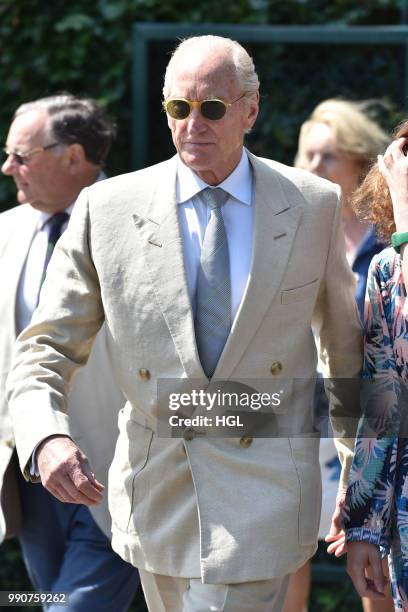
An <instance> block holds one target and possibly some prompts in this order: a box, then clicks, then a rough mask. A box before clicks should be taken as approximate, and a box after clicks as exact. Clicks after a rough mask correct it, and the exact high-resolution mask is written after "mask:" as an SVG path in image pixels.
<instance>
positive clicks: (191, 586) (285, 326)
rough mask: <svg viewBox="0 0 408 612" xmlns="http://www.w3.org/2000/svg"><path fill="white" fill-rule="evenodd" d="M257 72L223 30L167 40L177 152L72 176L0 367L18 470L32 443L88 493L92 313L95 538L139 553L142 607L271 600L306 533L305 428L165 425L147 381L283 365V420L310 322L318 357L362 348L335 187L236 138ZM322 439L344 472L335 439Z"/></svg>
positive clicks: (90, 499)
mask: <svg viewBox="0 0 408 612" xmlns="http://www.w3.org/2000/svg"><path fill="white" fill-rule="evenodd" d="M258 88H259V83H258V77H257V75H256V72H255V69H254V66H253V62H252V59H251V58H250V57H249V55H248V54H247V52H246V51H245V50H244V49H243V48H242V47H241V46H240V45H239V44H238V43H236V42H234V41H231V40H228V39H224V38H221V37H217V36H204V37H197V38H191V39H188V40H187V41H184V42H183V43H181V44H180V46H179V47H178V49H177V50H176V52H175V54H174V55H173V57H172V58H171V60H170V63H169V65H168V68H167V72H166V77H165V84H164V99H165V101H164V104H165V109H166V111H167V117H168V124H169V127H170V130H171V132H172V137H173V141H174V144H175V147H176V149H177V155H176V156H175V157H174V158H173V159H170V160H168V161H165V162H163V163H160V164H158V165H156V166H153V167H150V168H147V169H145V170H141V171H138V172H135V173H131V174H128V175H124V176H119V177H116V178H113V179H110V180H108V181H105V182H104V183H103V184H96V185H94V186H92V187H90V188H88V189H86V190H84V191H83V193H82V194H81V195H80V197H79V199H78V201H77V204H76V206H75V210H74V213H73V215H72V219H71V223H70V226H69V229H68V231H67V232H66V233H65V235H64V236H63V238H62V240H61V241H60V243H59V244H58V246H57V249H56V252H55V254H54V257H53V261H52V262H51V265H50V268H49V274H48V276H47V280H46V282H45V285H44V289H43V294H42V299H41V302H40V306H39V308H38V310H37V312H36V314H35V317H34V319H33V321H32V324H31V326H30V328H28V329H27V330H25V331H24V332H23V333H22V334H21V335H20V337H19V340H18V344H17V350H16V356H15V360H14V370H13V371H12V373H11V375H10V377H9V383H8V384H9V398H10V409H11V414H12V418H13V423H14V427H15V431H16V439H17V447H18V452H19V458H20V464H21V468H22V470H23V471H24V473H25V475H26V477H27V478H29V477H30V475H29V474H30V472H29V470H30V463H31V455H32V452H33V448H34V447H35V446H36V445H38V444H39V443H40V444H39V446H38V451H37V454H36V459H37V462H38V470H39V474H40V476H41V479H42V481H43V483H44V485H45V486H46V487H47V488H48V489H49V490H50V491H52V492H53V493H54V495H56V496H57V497H58V498H59V499H62V500H66V501H72V500H76V501H78V502H80V503H84V504H89V505H93V504H96V503H98V502H99V501H100V499H101V497H102V491H101V486H100V483H99V482H98V481H97V479H95V477H94V475H93V474H92V471H91V469H90V468H89V465H88V461H87V459H86V457H85V455H84V453H83V452H82V450H79V448H78V447H77V445H76V443H75V441H73V440H72V439H71V438H70V437H69V414H67V404H66V395H67V391H68V388H69V385H70V381H71V377H72V376H73V374H74V372H75V371H76V369H77V368H78V367H80V366H82V365H84V364H85V363H86V360H87V358H88V354H89V351H90V349H91V346H92V342H93V338H94V336H95V334H96V333H97V332H98V330H99V328H100V326H101V325H102V324H103V323H105V325H106V328H107V342H108V350H109V352H110V355H111V358H112V367H113V369H114V372H115V375H116V378H117V380H118V381H119V385H120V388H121V389H122V391H123V393H124V395H125V397H126V399H127V403H126V406H125V407H124V409H123V410H122V411H121V413H120V416H119V431H120V433H119V437H118V441H117V445H116V451H115V457H114V460H113V463H112V466H111V469H110V474H109V491H108V494H109V506H110V511H111V514H112V518H113V540H112V543H113V547H114V548H115V550H116V551H117V552H118V553H119V554H120V555H122V556H123V558H124V559H126V560H128V561H130V562H132V563H133V564H134V565H136V566H137V567H139V568H141V578H142V585H143V588H144V591H145V596H146V600H147V603H148V606H149V609H150V610H152V611H153V612H161V611H164V610H168V611H171V612H177V611H183V612H201V611H204V610H216V611H218V610H224V611H226V610H231V611H232V610H233V611H234V612H240V611H241V610H251V612H260V611H268V612H271V611H274V612H275V611H278V610H281V607H282V601H283V597H284V593H285V589H286V584H287V577H288V574H289V573H290V572H292V571H294V570H295V569H296V568H297V567H299V566H300V565H302V564H303V563H304V562H305V560H306V559H307V558H309V557H310V556H311V555H312V554H313V553H314V551H315V548H316V539H317V529H318V524H319V513H320V476H319V468H318V441H317V440H316V439H311V438H310V436H309V437H308V436H306V437H296V438H291V437H282V436H279V437H275V438H266V437H251V436H250V435H242V436H236V437H225V436H224V437H214V436H212V435H210V434H209V433H208V431H207V429H206V427H200V426H197V427H195V426H186V427H185V428H184V429H183V436H182V437H165V436H163V435H160V430H159V429H158V419H159V417H160V414H159V412H160V410H161V409H162V408H163V404H162V403H161V402H159V399H160V397H161V394H162V391H163V389H162V385H161V383H162V382H163V381H164V382H166V383H168V382H169V380H171V383H170V386H171V389H172V392H179V391H181V390H183V389H184V388H185V384H186V383H187V384H189V383H191V384H192V385H196V386H197V389H199V390H201V391H202V390H205V389H207V387H208V385H209V384H210V383H211V384H215V385H216V384H217V381H221V380H222V381H231V380H235V381H237V380H238V381H244V382H247V381H251V386H253V387H255V388H257V385H258V384H259V385H261V386H262V385H263V384H265V382H267V381H268V380H273V381H276V380H282V385H283V386H284V388H285V392H287V396H288V398H289V401H288V402H286V404H285V407H284V408H282V410H283V411H287V414H288V415H290V416H292V415H293V417H294V419H295V421H296V420H299V419H300V420H301V419H302V416H303V414H304V413H305V412H306V411H307V409H308V406H309V405H310V403H311V396H312V393H313V378H314V372H315V370H316V361H317V350H316V344H315V341H314V335H313V333H312V324H314V325H315V333H316V334H317V335H318V337H319V347H320V353H321V356H322V358H323V360H324V362H325V364H326V366H327V370H328V372H329V373H330V375H331V376H333V377H346V378H347V377H355V376H357V375H358V373H359V370H360V367H361V346H360V344H361V342H360V324H359V319H358V314H357V310H356V306H355V302H354V298H353V280H352V275H351V273H350V270H349V268H348V265H347V262H346V259H345V255H344V241H343V238H342V232H341V216H340V207H341V204H340V199H339V190H338V188H337V187H336V186H334V185H332V184H330V183H328V182H327V181H324V180H321V179H318V178H316V177H314V176H312V175H309V174H308V173H306V172H303V171H299V170H295V169H292V168H288V167H285V166H283V165H281V164H278V163H275V162H270V161H268V160H264V159H259V158H256V157H255V156H253V155H251V154H250V153H249V152H248V151H247V150H246V149H245V148H244V147H243V140H244V135H245V133H246V132H248V131H249V130H250V129H251V127H252V126H253V124H254V122H255V120H256V117H257V114H258V100H259V93H258ZM215 186H217V187H218V189H217V190H216V192H212V188H213V187H215ZM208 194H209V195H208ZM215 200H217V202H215ZM226 244H227V246H228V248H227V249H225V245H226ZM204 253H205V256H204ZM215 258H218V259H215ZM215 261H216V262H217V263H216V264H214V262H215ZM208 266H209V267H208ZM209 268H211V270H209ZM220 268H222V270H223V274H224V277H223V278H220V277H219V276H218V274H219V271H220V270H219V269H220ZM226 278H227V279H228V282H226V281H225V279H226ZM202 287H205V288H206V291H204V292H203V291H202ZM225 295H227V296H228V299H227V300H225V299H224V298H225ZM208 296H210V297H211V300H210V301H211V303H210V305H209V307H208V308H207V311H206V305H205V301H206V297H208ZM214 296H216V298H214ZM225 303H227V311H228V312H226V310H225ZM207 306H208V305H207ZM203 313H204V314H203ZM214 313H215V315H214V316H213V314H214ZM218 315H219V316H218ZM217 316H218V318H217ZM205 317H207V318H205ZM228 320H230V324H228V325H227V324H226V322H228ZM203 322H204V327H205V329H204V332H203ZM225 330H226V332H227V333H225ZM220 338H222V339H221V340H220ZM284 379H285V380H284ZM285 381H286V382H285ZM285 385H286V386H285ZM159 396H160V397H159ZM159 403H160V405H161V408H159ZM205 413H206V408H205V407H203V406H198V407H196V408H195V410H194V411H192V412H191V414H192V415H195V416H204V415H205ZM27 423H29V424H30V426H29V427H27V426H26V425H27ZM339 449H340V451H341V456H342V460H343V465H344V470H345V472H344V478H345V477H346V471H347V468H348V465H349V462H350V457H351V451H350V449H349V447H348V445H347V440H340V441H339ZM343 482H344V480H343ZM336 528H337V526H336Z"/></svg>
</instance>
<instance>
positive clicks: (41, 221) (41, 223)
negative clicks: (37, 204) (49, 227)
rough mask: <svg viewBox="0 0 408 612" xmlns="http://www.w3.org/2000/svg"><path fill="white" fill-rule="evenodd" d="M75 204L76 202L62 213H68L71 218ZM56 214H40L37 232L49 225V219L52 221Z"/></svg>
mask: <svg viewBox="0 0 408 612" xmlns="http://www.w3.org/2000/svg"><path fill="white" fill-rule="evenodd" d="M74 204H75V202H72V204H71V205H70V206H68V208H66V209H65V210H64V211H61V212H66V213H68V214H69V216H71V213H72V211H73V209H74ZM54 214H55V213H47V212H40V214H39V216H38V221H37V231H40V230H42V229H43V227H44V225H45V224H46V223H47V221H48V219H50V218H51V217H52V216H53V215H54Z"/></svg>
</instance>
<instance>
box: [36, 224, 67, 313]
mask: <svg viewBox="0 0 408 612" xmlns="http://www.w3.org/2000/svg"><path fill="white" fill-rule="evenodd" d="M68 219H69V214H68V213H66V212H59V213H56V214H55V215H52V217H50V218H49V219H48V220H47V221H46V223H45V225H46V227H47V230H48V244H47V252H46V254H45V260H44V266H43V273H42V276H41V281H40V288H39V291H38V300H39V299H40V290H41V287H42V284H43V282H44V280H45V275H46V273H47V268H48V264H49V263H50V259H51V255H52V253H53V251H54V247H55V245H56V244H57V242H58V239H59V237H60V236H61V234H62V227H63V225H64V223H67V221H68ZM38 300H37V303H38Z"/></svg>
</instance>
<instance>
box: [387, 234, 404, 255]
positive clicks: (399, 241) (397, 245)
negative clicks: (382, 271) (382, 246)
mask: <svg viewBox="0 0 408 612" xmlns="http://www.w3.org/2000/svg"><path fill="white" fill-rule="evenodd" d="M407 242H408V232H394V233H393V234H392V236H391V244H392V246H393V247H394V249H395V251H396V252H397V253H399V252H400V250H401V247H402V245H403V244H406V243H407Z"/></svg>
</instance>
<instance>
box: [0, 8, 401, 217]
mask: <svg viewBox="0 0 408 612" xmlns="http://www.w3.org/2000/svg"><path fill="white" fill-rule="evenodd" d="M399 10H400V9H399V1H398V0H371V1H370V2H364V3H356V2H355V1H354V0H333V1H332V2H326V0H285V2H282V1H281V0H227V1H226V2H219V1H218V0H206V1H205V2H201V3H192V2H186V1H185V0H172V1H171V2H163V0H95V1H94V2H88V1H87V0H71V2H70V3H66V2H65V1H64V0H54V1H53V2H52V3H48V4H47V7H46V10H45V6H44V3H43V2H41V0H19V1H18V2H15V1H14V0H2V2H1V3H0V40H1V53H0V82H1V83H2V105H1V107H0V137H1V139H2V141H3V142H4V141H5V140H6V137H7V130H8V126H9V124H10V120H11V118H12V115H13V112H14V110H15V108H16V107H17V106H18V105H19V104H21V103H23V102H27V101H28V100H32V99H35V98H38V97H41V96H45V95H49V94H52V93H55V92H58V91H64V90H68V91H72V92H73V93H78V94H83V95H89V96H92V97H95V98H96V99H98V100H99V101H100V102H101V103H102V104H104V105H106V106H107V108H108V110H109V112H110V114H111V115H112V116H113V117H115V118H116V119H117V121H118V125H119V138H118V141H117V143H116V145H115V147H114V150H113V152H112V155H111V158H110V165H109V171H110V173H111V174H115V173H120V172H126V171H128V170H130V169H131V162H130V144H131V143H130V141H129V136H128V135H129V133H130V124H131V113H132V109H131V99H130V74H131V55H132V41H131V26H132V23H133V22H135V21H152V22H158V21H161V22H184V23H200V22H207V23H217V22H218V23H233V24H238V23H240V24H244V23H245V24H256V23H258V24H262V23H268V24H275V25H279V24H281V25H294V24H297V25H299V24H326V23H341V24H347V25H362V24H365V25H366V24H392V23H398V21H399ZM153 47H154V45H153ZM260 47H261V46H260ZM263 47H264V50H263V51H262V49H258V48H257V46H256V45H254V48H253V51H254V55H255V58H256V64H257V67H258V69H259V72H260V75H261V77H262V81H263V94H264V98H263V102H264V104H263V108H262V112H261V116H260V118H259V120H258V123H257V127H256V130H254V132H253V135H252V137H251V139H250V140H249V144H250V146H252V148H253V149H254V151H255V152H257V153H261V154H263V155H265V156H268V157H275V158H276V159H279V160H281V161H285V162H290V161H291V159H292V158H293V154H294V149H295V146H296V138H297V131H298V128H299V125H300V124H301V122H302V121H303V119H304V118H305V117H306V115H307V114H308V113H309V112H310V110H311V109H312V108H313V106H314V105H315V104H316V103H317V102H319V101H320V100H321V99H322V98H323V97H327V96H328V95H338V94H342V95H349V96H351V97H354V98H361V97H367V94H368V95H370V96H371V95H372V96H374V97H383V96H386V97H387V98H388V99H389V100H392V101H393V105H394V107H393V110H392V111H391V118H389V122H391V123H392V122H393V121H394V120H395V115H394V113H395V109H397V108H398V107H401V105H402V95H403V93H402V87H401V83H402V82H403V79H402V70H403V68H402V65H403V58H402V55H401V53H400V52H399V51H398V48H396V49H394V50H390V49H381V50H380V49H378V47H376V48H374V49H372V50H371V51H368V50H367V49H366V52H365V53H364V52H362V51H361V48H359V49H350V48H349V49H348V50H347V53H346V52H345V50H344V49H337V50H336V49H331V50H328V49H327V48H326V47H325V48H324V50H323V53H322V49H321V48H318V47H315V46H312V47H309V48H308V49H305V47H304V46H303V47H300V48H298V49H296V45H294V46H293V45H291V46H288V45H281V46H278V45H274V46H273V47H271V46H269V47H266V46H263ZM162 48H163V46H162V47H159V49H162ZM164 48H165V49H166V51H168V50H169V48H170V46H169V45H167V47H166V46H165V45H164ZM154 53H155V52H154V49H153V50H152V54H153V56H154ZM346 55H347V60H346V61H343V58H344V57H345V56H346ZM167 57H168V56H167V55H165V54H162V55H161V58H160V61H158V63H157V66H158V67H159V70H156V69H154V70H153V69H152V70H151V74H152V75H154V76H153V77H152V82H151V90H152V91H151V95H152V97H153V96H154V99H153V101H152V104H151V107H152V108H153V109H155V111H156V110H157V114H156V116H154V115H153V114H152V117H151V118H150V120H149V121H150V124H151V125H150V124H149V129H150V132H149V133H151V138H150V142H151V143H152V144H151V147H150V148H151V151H150V155H149V160H148V161H149V162H153V161H156V160H158V159H164V158H165V157H166V156H167V155H168V154H169V153H171V152H172V146H171V143H170V140H169V137H168V135H167V131H166V128H165V122H164V121H163V120H162V121H156V118H157V116H158V113H159V109H160V104H159V100H160V87H161V74H162V69H163V67H164V64H165V62H166V58H167ZM339 59H340V60H341V61H339ZM151 66H152V68H155V63H154V58H153V59H152V61H151ZM373 71H374V72H373ZM373 74H375V75H376V76H375V79H374V78H373V76H372V75H373ZM156 75H159V76H157V77H156ZM288 75H289V76H290V78H289V77H288ZM377 75H378V76H377ZM376 83H377V86H375V84H376ZM391 106H392V105H391ZM161 119H163V117H161ZM14 196H15V190H14V186H13V184H12V181H11V180H9V179H3V180H2V181H0V210H1V209H4V208H8V207H10V206H12V205H14V202H15V200H14Z"/></svg>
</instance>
